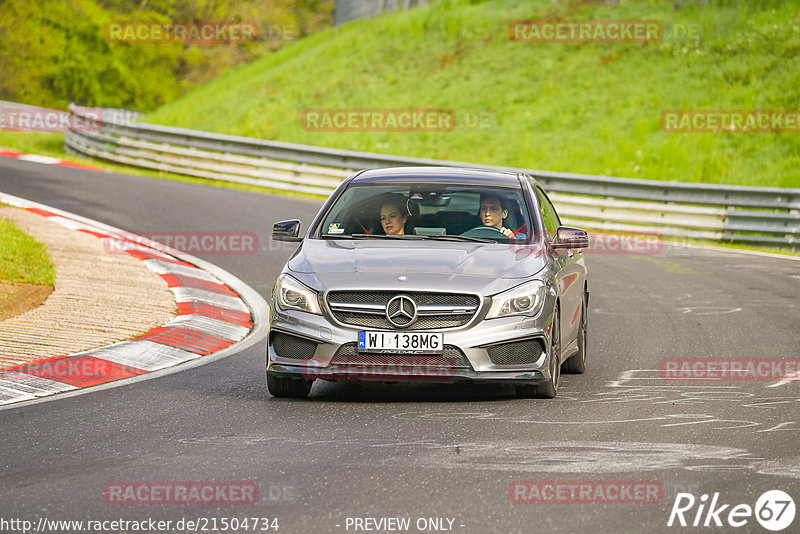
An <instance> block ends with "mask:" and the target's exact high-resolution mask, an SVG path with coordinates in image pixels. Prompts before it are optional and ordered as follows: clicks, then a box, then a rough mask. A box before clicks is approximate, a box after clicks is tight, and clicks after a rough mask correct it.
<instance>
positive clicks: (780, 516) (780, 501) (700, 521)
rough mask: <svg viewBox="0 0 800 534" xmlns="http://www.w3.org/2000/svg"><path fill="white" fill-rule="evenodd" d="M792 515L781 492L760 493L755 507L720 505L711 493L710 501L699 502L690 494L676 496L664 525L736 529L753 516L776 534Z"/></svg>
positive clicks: (789, 501)
mask: <svg viewBox="0 0 800 534" xmlns="http://www.w3.org/2000/svg"><path fill="white" fill-rule="evenodd" d="M794 515H795V506H794V500H793V499H792V498H791V497H790V496H789V494H788V493H786V492H783V491H781V490H770V491H766V492H764V493H762V494H761V496H760V497H759V498H758V500H756V504H755V506H750V505H749V504H737V505H731V504H728V503H722V502H721V501H720V495H719V493H718V492H716V493H714V495H713V496H712V497H711V500H710V502H709V496H708V494H705V493H704V494H703V495H701V496H700V498H699V499H698V498H697V497H695V496H694V495H693V494H691V493H678V495H676V496H675V502H674V503H673V505H672V511H671V512H670V514H669V520H668V521H667V526H668V527H671V526H673V525H675V526H682V527H686V526H691V527H712V526H714V527H722V526H725V527H733V528H739V527H742V526H744V525H747V524H748V523H750V521H751V520H752V519H753V517H755V519H756V521H758V523H759V524H760V525H761V526H762V527H764V528H765V529H767V530H772V531H774V532H777V531H780V530H784V529H785V528H786V527H788V526H789V525H791V524H792V522H793V521H794ZM795 532H796V530H795Z"/></svg>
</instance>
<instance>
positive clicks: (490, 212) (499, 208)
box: [478, 193, 514, 239]
mask: <svg viewBox="0 0 800 534" xmlns="http://www.w3.org/2000/svg"><path fill="white" fill-rule="evenodd" d="M478 216H479V217H480V219H481V224H483V225H484V226H492V227H494V228H497V229H498V230H500V231H501V232H502V233H503V234H504V235H505V236H507V237H510V238H511V239H514V232H512V231H511V230H509V229H508V228H506V227H505V226H503V221H504V220H505V218H506V217H508V203H507V202H506V199H505V198H503V197H501V196H499V195H495V194H493V193H483V194H481V205H480V210H479V211H478Z"/></svg>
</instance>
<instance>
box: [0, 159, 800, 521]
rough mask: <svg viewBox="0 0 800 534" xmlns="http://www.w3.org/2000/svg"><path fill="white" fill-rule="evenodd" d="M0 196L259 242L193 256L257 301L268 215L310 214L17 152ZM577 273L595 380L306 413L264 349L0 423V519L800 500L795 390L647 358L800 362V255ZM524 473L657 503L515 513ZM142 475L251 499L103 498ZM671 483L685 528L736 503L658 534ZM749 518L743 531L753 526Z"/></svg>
mask: <svg viewBox="0 0 800 534" xmlns="http://www.w3.org/2000/svg"><path fill="white" fill-rule="evenodd" d="M0 191H3V192H6V193H10V194H13V195H18V196H21V197H24V198H27V199H30V200H35V201H38V202H42V203H45V204H49V205H51V206H54V207H57V208H61V209H64V210H67V211H71V212H74V213H77V214H80V215H84V216H87V217H91V218H94V219H97V220H99V221H102V222H105V223H109V224H112V225H114V226H118V227H121V228H124V229H126V230H130V231H133V232H137V233H157V232H183V231H233V232H239V231H241V232H256V233H257V234H258V235H259V238H260V246H261V248H262V250H261V251H260V252H259V253H258V254H255V255H206V256H203V255H201V256H202V257H204V258H205V259H207V260H209V261H212V262H213V263H215V264H217V265H219V266H220V267H222V268H224V269H227V270H229V271H230V272H232V273H233V274H235V275H237V276H238V277H239V278H241V279H242V280H244V281H245V282H246V283H248V284H250V285H251V286H252V287H253V288H255V289H256V290H257V291H258V292H260V293H261V294H262V295H263V296H264V297H265V298H267V297H268V295H269V292H270V290H271V287H272V284H273V282H274V280H275V277H276V274H277V273H278V271H279V269H280V267H281V266H282V264H283V262H284V261H285V260H286V258H287V257H288V256H289V254H290V253H291V251H292V246H290V245H278V244H275V243H271V242H270V241H269V239H268V235H269V231H270V229H271V226H272V223H273V222H274V221H277V220H280V219H284V218H291V217H298V218H300V219H301V220H302V221H303V223H304V226H303V227H304V228H306V227H307V224H308V222H310V220H311V218H312V217H313V215H314V214H315V212H316V210H317V209H318V207H319V205H320V203H319V202H315V201H310V200H303V199H292V198H286V197H276V196H269V195H263V194H254V193H246V192H241V191H234V190H225V189H217V188H210V187H202V186H193V185H187V184H182V183H174V182H168V181H160V180H154V179H148V178H142V177H134V176H126V175H120V174H112V173H95V172H89V171H82V170H75V169H68V168H60V167H52V166H46V165H39V164H33V163H25V162H20V161H16V160H10V159H0ZM587 264H588V266H589V269H590V290H591V302H590V314H589V351H588V354H589V356H588V357H589V369H588V371H587V373H586V374H585V375H581V376H576V375H564V376H562V389H561V390H560V392H559V395H558V397H557V398H556V399H555V400H519V399H516V398H514V397H513V395H512V391H511V390H510V389H506V388H503V387H498V388H494V389H489V390H472V389H470V388H469V387H467V386H459V385H421V384H417V385H374V384H365V385H359V384H341V383H337V384H333V383H322V384H320V383H317V384H315V386H314V389H313V390H312V394H311V397H310V399H309V400H305V401H293V400H281V399H275V398H271V397H270V395H269V394H268V392H267V389H266V385H265V383H264V348H265V342H264V341H261V342H259V343H258V344H257V345H256V346H254V347H252V348H251V349H248V350H245V351H243V352H241V353H238V354H235V355H233V356H230V357H228V358H224V359H221V360H218V361H215V362H212V363H210V364H208V365H204V366H200V367H196V368H193V369H188V370H186V371H182V372H178V373H175V374H172V375H169V376H164V377H160V378H156V379H152V380H148V381H143V382H139V383H135V384H130V385H123V386H120V387H116V388H111V389H107V390H103V391H97V392H92V393H89V394H85V395H79V396H75V397H69V398H61V399H58V398H56V399H54V400H50V401H48V402H44V403H41V404H36V405H31V406H23V407H18V408H11V409H7V410H1V411H0V433H1V434H2V436H3V437H2V445H0V457H1V458H2V460H1V461H0V465H2V475H0V481H1V482H0V519H4V520H9V519H15V518H16V519H25V520H30V521H33V524H34V525H35V524H37V523H38V520H39V518H46V519H48V520H54V519H62V520H111V519H119V518H123V519H135V520H143V519H148V518H152V519H154V520H157V519H161V520H171V521H173V527H172V528H170V529H169V531H171V532H174V531H176V530H175V528H174V525H175V522H176V521H177V520H179V519H181V518H187V519H197V518H203V517H205V518H209V519H210V518H217V519H219V518H221V517H228V518H239V519H241V518H245V517H262V518H277V520H278V525H279V528H280V529H279V532H281V533H295V532H296V533H306V532H356V531H360V532H364V531H366V530H355V523H354V520H353V518H367V517H372V518H376V519H379V518H388V517H406V518H410V519H411V523H410V528H409V530H407V531H408V532H419V531H420V530H418V528H417V527H418V526H422V527H426V528H427V530H425V529H423V530H422V531H431V532H433V531H436V530H435V529H434V528H428V527H431V525H434V526H435V525H436V523H433V522H429V523H427V524H423V523H421V522H420V523H419V524H418V523H417V520H418V519H420V518H426V519H427V518H444V521H442V525H443V527H442V528H440V530H443V529H446V528H450V529H451V530H453V531H456V532H463V533H482V532H541V531H547V532H598V533H599V532H613V533H615V534H616V533H619V532H662V531H663V532H667V531H676V530H678V531H700V530H702V531H706V532H707V531H709V530H711V531H714V532H717V531H719V532H723V531H729V530H731V527H730V526H728V525H727V520H728V512H729V511H730V510H731V508H733V506H734V505H737V504H747V505H750V506H751V507H752V506H754V505H755V504H756V501H757V500H758V498H759V496H761V495H762V493H764V492H765V491H767V490H783V491H784V492H787V493H788V494H789V495H790V496H791V497H793V499H794V501H796V502H797V501H798V500H799V499H800V453H798V447H797V443H798V436H800V434H798V432H800V410H798V407H800V404H798V402H800V389H798V382H796V381H795V382H786V383H780V381H779V380H777V379H773V380H761V381H721V382H720V381H711V382H697V381H673V380H663V379H661V378H660V375H659V366H660V362H662V361H663V360H664V359H665V358H707V357H715V358H733V357H752V358H794V359H795V360H797V359H798V358H799V357H800V349H798V347H799V346H800V261H793V260H789V259H775V258H771V257H763V256H755V255H745V254H738V253H733V252H728V251H718V250H708V249H699V248H687V247H673V246H668V247H667V248H665V249H664V250H663V251H660V252H659V253H656V254H636V255H633V254H592V255H590V256H589V257H587ZM519 480H539V481H558V480H560V481H584V482H586V481H620V480H622V481H650V483H651V484H655V485H656V487H663V496H662V497H661V500H660V502H656V503H650V504H646V503H628V504H618V503H611V504H609V503H595V504H585V503H562V504H528V503H520V504H515V503H512V502H511V499H510V497H509V487H510V484H512V483H513V482H514V481H519ZM148 481H217V482H224V481H251V482H255V483H256V484H257V485H258V487H259V501H258V503H257V504H253V505H228V506H178V505H157V506H149V505H129V506H120V505H114V504H109V503H108V502H106V500H105V499H104V494H103V491H104V488H106V486H107V485H108V484H113V483H118V482H148ZM542 487H543V486H542ZM679 492H684V493H691V494H693V495H694V496H695V498H696V499H698V503H697V504H695V506H694V507H692V508H691V509H688V510H687V511H686V512H685V518H686V520H687V522H688V523H689V525H691V523H692V522H693V521H694V520H695V516H696V514H697V512H698V506H699V500H700V499H701V495H703V494H706V495H710V496H713V494H715V493H719V496H718V504H717V507H719V506H720V505H722V504H729V505H730V506H729V507H728V508H727V509H725V510H724V511H723V513H721V514H720V515H719V518H720V520H721V521H722V523H723V525H724V526H722V527H714V526H713V525H714V519H713V518H709V521H710V524H711V525H712V527H709V528H703V527H702V526H698V527H691V526H687V527H685V528H682V527H679V526H677V525H678V523H677V520H676V522H675V525H673V526H672V527H668V526H667V523H668V520H669V517H670V514H671V510H672V508H673V504H674V502H675V498H676V495H677V494H678V493H679ZM708 500H709V501H710V500H711V498H709V499H708ZM687 502H688V501H687V500H683V501H682V502H681V503H680V504H681V505H683V504H686V503H687ZM770 503H771V504H770V508H771V507H773V506H778V505H776V504H775V503H772V502H771V501H770ZM703 506H705V509H704V511H703V513H702V514H701V515H700V518H699V521H700V525H702V524H703V522H704V521H705V520H706V514H705V512H706V511H708V508H709V506H708V503H705V504H703ZM759 509H760V508H759ZM766 515H767V512H764V511H763V510H762V516H766ZM348 518H351V519H350V522H348ZM449 520H452V523H450V521H449ZM745 520H746V521H747V522H746V524H744V526H743V527H741V528H739V529H737V531H738V532H767V530H765V529H764V528H763V527H762V526H761V525H760V524H759V523H758V522H757V520H756V519H755V518H754V517H752V516H751V517H749V518H745ZM361 525H363V526H365V527H367V526H369V527H371V526H373V524H372V523H361ZM451 525H452V526H451ZM798 525H800V518H797V519H795V520H794V523H793V524H792V525H791V526H790V527H788V528H787V529H786V530H785V532H791V531H794V532H798V531H799V530H800V529H798ZM212 526H213V523H210V522H209V523H208V524H207V525H206V527H207V528H208V529H211V528H212ZM260 526H261V525H260ZM260 526H259V528H260ZM348 526H349V528H348ZM3 527H5V528H3ZM217 527H221V524H220V523H218V524H217ZM0 530H3V531H9V532H10V531H13V528H11V525H10V524H5V525H3V524H2V523H0ZM61 530H62V531H64V530H67V529H61ZM128 530H129V531H130V530H131V529H128ZM245 530H250V531H252V530H253V529H252V526H250V527H248V529H244V528H241V526H240V528H239V529H237V531H238V532H244V531H245ZM50 531H54V530H50ZM218 531H219V530H218ZM229 531H230V530H229ZM48 532H49V531H48Z"/></svg>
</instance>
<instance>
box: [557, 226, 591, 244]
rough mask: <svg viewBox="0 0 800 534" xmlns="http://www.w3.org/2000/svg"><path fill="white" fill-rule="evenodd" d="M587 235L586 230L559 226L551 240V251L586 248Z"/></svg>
mask: <svg viewBox="0 0 800 534" xmlns="http://www.w3.org/2000/svg"><path fill="white" fill-rule="evenodd" d="M588 246H589V234H588V232H586V230H582V229H580V228H574V227H572V226H559V227H558V230H556V237H555V239H553V250H568V249H572V248H587V247H588Z"/></svg>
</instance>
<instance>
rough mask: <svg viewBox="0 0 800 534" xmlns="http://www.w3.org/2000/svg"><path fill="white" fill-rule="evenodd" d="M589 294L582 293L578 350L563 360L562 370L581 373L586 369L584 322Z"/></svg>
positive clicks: (587, 310)
mask: <svg viewBox="0 0 800 534" xmlns="http://www.w3.org/2000/svg"><path fill="white" fill-rule="evenodd" d="M588 307H589V295H588V293H584V294H583V300H582V301H581V324H580V328H579V329H578V352H576V353H575V354H573V355H572V356H570V357H569V358H568V359H567V361H565V362H564V372H565V373H571V374H578V375H579V374H583V373H584V372H585V371H586V322H587V319H588V314H589V309H588Z"/></svg>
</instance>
